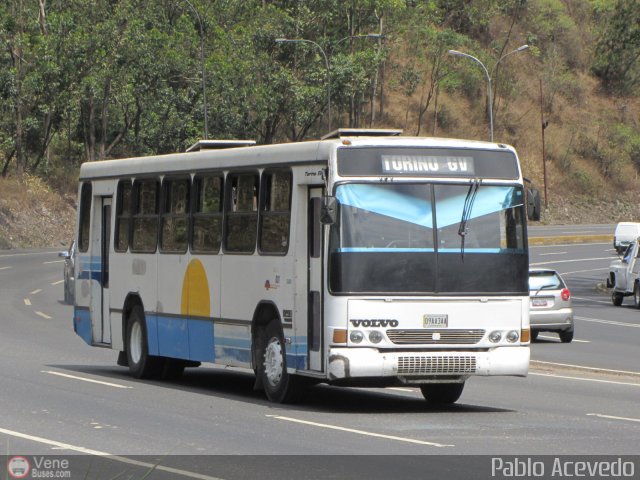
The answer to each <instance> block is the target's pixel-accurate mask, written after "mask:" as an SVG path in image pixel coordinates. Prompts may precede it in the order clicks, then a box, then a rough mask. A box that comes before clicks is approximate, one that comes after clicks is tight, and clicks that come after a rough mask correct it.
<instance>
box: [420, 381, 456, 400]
mask: <svg viewBox="0 0 640 480" xmlns="http://www.w3.org/2000/svg"><path fill="white" fill-rule="evenodd" d="M463 389H464V382H463V383H427V384H425V385H421V386H420V391H421V392H422V396H423V397H424V398H425V400H426V401H427V402H429V403H433V404H440V405H444V404H451V403H456V402H457V401H458V399H459V398H460V395H462V390H463Z"/></svg>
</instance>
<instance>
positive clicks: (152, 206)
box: [131, 179, 159, 253]
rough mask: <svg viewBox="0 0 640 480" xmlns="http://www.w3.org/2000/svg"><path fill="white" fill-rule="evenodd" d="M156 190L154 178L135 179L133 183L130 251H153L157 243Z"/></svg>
mask: <svg viewBox="0 0 640 480" xmlns="http://www.w3.org/2000/svg"><path fill="white" fill-rule="evenodd" d="M158 192H159V182H158V180H156V179H148V180H136V181H135V182H134V184H133V199H134V206H133V216H132V228H131V232H132V238H131V251H132V252H134V253H155V251H156V247H157V245H158V203H159V202H158Z"/></svg>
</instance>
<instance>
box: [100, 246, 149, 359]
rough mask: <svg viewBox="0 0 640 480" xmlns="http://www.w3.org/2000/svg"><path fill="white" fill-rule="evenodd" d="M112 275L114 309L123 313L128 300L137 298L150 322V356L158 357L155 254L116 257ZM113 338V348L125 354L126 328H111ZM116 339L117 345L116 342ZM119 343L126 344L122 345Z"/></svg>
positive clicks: (115, 316)
mask: <svg viewBox="0 0 640 480" xmlns="http://www.w3.org/2000/svg"><path fill="white" fill-rule="evenodd" d="M110 263H111V269H110V270H111V271H110V277H111V278H110V284H111V289H110V290H111V291H110V293H111V299H110V301H111V308H112V309H113V310H115V311H117V312H118V311H119V312H121V311H122V310H123V309H124V304H125V301H126V299H127V296H129V295H134V296H137V297H138V298H139V299H140V301H141V303H142V308H143V309H144V313H145V318H146V321H147V334H148V337H149V338H148V340H149V343H148V345H149V353H151V354H152V355H155V354H157V351H158V342H157V326H156V322H155V319H153V318H152V316H153V315H154V314H155V311H156V306H157V286H156V281H157V258H156V255H155V254H139V253H138V254H137V253H130V252H127V253H115V254H113V255H112V256H111V259H110ZM114 313H115V312H112V314H111V321H112V322H115V321H117V318H118V317H120V319H122V316H121V315H114ZM117 331H121V332H122V333H121V336H120V337H119V338H118V337H116V333H115V332H117ZM112 332H114V335H113V336H112V337H113V338H112V341H113V345H112V348H114V349H116V348H117V347H116V345H118V346H119V348H118V349H119V350H124V341H125V338H124V337H125V336H126V326H124V325H123V326H122V327H121V328H112ZM116 338H117V339H118V341H117V342H116ZM120 342H123V343H122V344H120Z"/></svg>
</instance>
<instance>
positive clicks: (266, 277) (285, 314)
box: [215, 249, 299, 367]
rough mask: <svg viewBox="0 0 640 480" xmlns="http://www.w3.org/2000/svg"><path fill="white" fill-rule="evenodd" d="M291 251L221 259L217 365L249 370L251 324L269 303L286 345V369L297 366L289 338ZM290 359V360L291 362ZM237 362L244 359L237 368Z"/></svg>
mask: <svg viewBox="0 0 640 480" xmlns="http://www.w3.org/2000/svg"><path fill="white" fill-rule="evenodd" d="M292 253H293V249H291V252H290V253H289V254H288V255H287V256H284V257H282V256H264V255H263V256H260V255H258V254H254V255H224V256H223V257H222V274H221V278H222V279H223V282H222V285H221V288H222V312H221V313H222V315H221V323H223V324H224V323H227V324H229V325H225V326H222V325H220V326H219V328H216V339H215V344H216V362H217V363H223V364H228V365H238V366H250V361H251V321H252V319H253V315H254V313H255V310H256V308H257V306H258V305H259V304H260V303H261V302H264V303H270V304H273V305H275V306H276V308H277V309H278V316H279V318H280V320H281V321H282V322H283V333H284V336H285V340H286V342H287V348H290V349H291V351H289V352H287V353H288V355H287V361H288V365H289V366H291V367H292V366H293V365H298V363H299V362H298V359H297V358H294V357H297V352H296V351H295V347H296V345H297V344H298V343H299V342H297V341H296V339H295V338H292V336H291V333H292V330H291V315H292V314H291V312H293V292H294V290H293V289H294V283H295V282H294V278H293V262H294V258H293V255H292ZM290 356H291V358H290ZM239 359H243V360H244V361H241V362H240V364H238V361H239Z"/></svg>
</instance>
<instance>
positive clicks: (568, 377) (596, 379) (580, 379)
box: [529, 372, 640, 387]
mask: <svg viewBox="0 0 640 480" xmlns="http://www.w3.org/2000/svg"><path fill="white" fill-rule="evenodd" d="M529 375H537V376H538V377H551V378H562V379H565V380H579V381H581V382H596V383H612V384H614V385H628V386H630V387H640V383H630V382H614V381H613V380H600V379H598V378H581V377H570V376H568V375H554V374H553V373H532V372H529Z"/></svg>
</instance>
